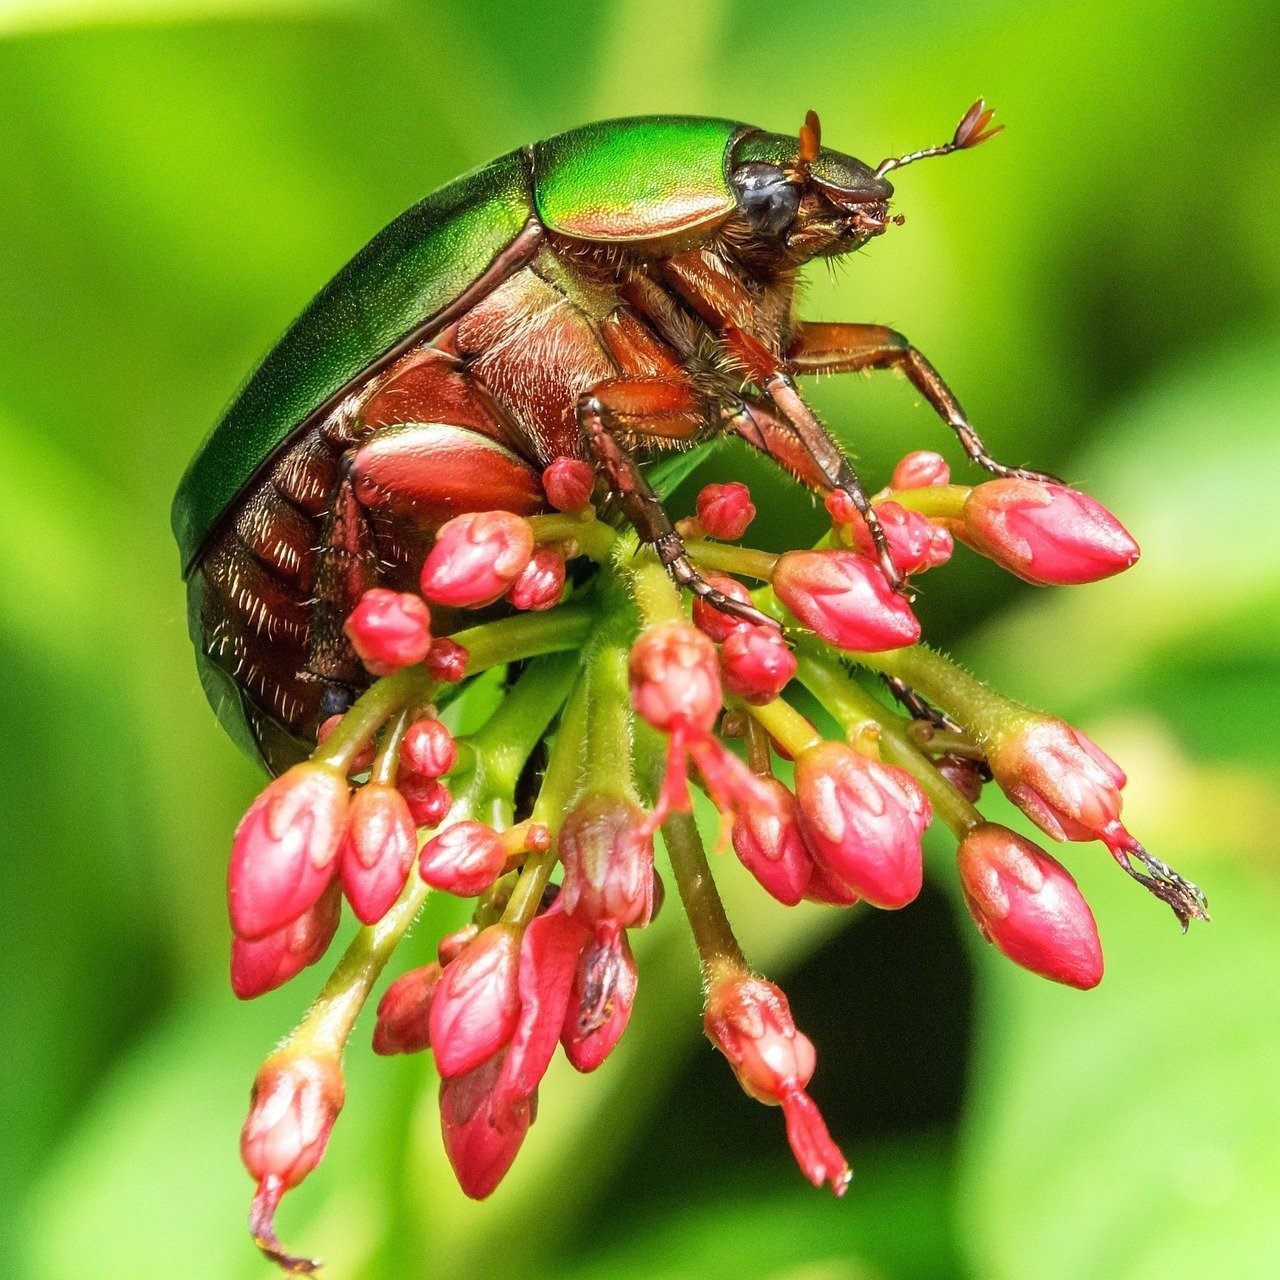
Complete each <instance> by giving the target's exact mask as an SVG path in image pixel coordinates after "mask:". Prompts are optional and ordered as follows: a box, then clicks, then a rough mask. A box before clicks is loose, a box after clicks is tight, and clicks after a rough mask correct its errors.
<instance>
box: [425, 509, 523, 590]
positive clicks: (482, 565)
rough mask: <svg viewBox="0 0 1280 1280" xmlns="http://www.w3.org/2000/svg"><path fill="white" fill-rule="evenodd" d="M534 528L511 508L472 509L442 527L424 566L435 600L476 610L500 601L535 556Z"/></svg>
mask: <svg viewBox="0 0 1280 1280" xmlns="http://www.w3.org/2000/svg"><path fill="white" fill-rule="evenodd" d="M533 546H534V541H533V526H532V525H530V523H529V522H528V520H526V519H524V517H523V516H517V515H513V514H512V513H511V512H509V511H475V512H468V513H466V514H465V515H460V516H455V517H454V518H453V519H452V520H450V521H448V522H447V523H446V524H444V525H442V526H441V528H440V531H439V532H438V533H437V534H436V540H435V543H434V545H433V546H432V548H431V551H430V552H429V553H428V555H427V559H426V563H425V564H424V565H423V566H422V594H423V595H424V596H426V598H427V599H428V600H430V601H431V602H432V603H434V604H445V605H453V606H456V607H462V608H479V607H480V606H482V605H487V604H493V603H494V602H495V601H497V600H500V599H501V598H502V597H503V596H504V595H506V593H507V592H508V591H509V590H510V589H511V587H512V585H513V584H514V583H515V581H516V579H517V578H518V577H519V576H520V574H521V572H522V571H523V569H524V567H525V565H527V564H528V563H529V557H530V556H532V555H533Z"/></svg>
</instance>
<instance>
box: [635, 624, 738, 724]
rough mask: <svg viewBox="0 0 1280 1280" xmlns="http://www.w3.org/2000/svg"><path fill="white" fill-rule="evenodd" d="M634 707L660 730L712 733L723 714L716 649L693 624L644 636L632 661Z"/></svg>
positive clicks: (653, 629)
mask: <svg viewBox="0 0 1280 1280" xmlns="http://www.w3.org/2000/svg"><path fill="white" fill-rule="evenodd" d="M628 671H629V674H630V680H631V702H632V705H633V706H634V707H635V709H636V711H637V712H638V713H639V714H640V716H641V717H642V718H643V719H645V720H647V721H648V722H649V724H651V725H652V726H653V727H654V728H655V729H661V730H663V731H664V732H666V733H670V732H671V731H672V730H674V729H677V728H679V729H683V730H688V731H690V732H694V733H706V732H707V731H709V730H710V728H711V726H712V725H713V724H715V722H716V716H717V715H719V713H720V708H721V705H722V697H721V693H720V670H719V664H718V662H717V661H716V650H715V646H714V645H713V644H712V643H711V641H710V640H709V639H708V638H707V637H706V636H705V635H703V634H702V632H701V631H699V630H698V629H697V628H696V627H693V626H690V625H689V624H688V623H687V622H664V623H659V624H658V625H657V626H652V627H649V628H647V629H646V630H644V631H642V632H641V633H640V637H639V639H638V640H636V642H635V644H634V645H632V647H631V656H630V659H629V662H628Z"/></svg>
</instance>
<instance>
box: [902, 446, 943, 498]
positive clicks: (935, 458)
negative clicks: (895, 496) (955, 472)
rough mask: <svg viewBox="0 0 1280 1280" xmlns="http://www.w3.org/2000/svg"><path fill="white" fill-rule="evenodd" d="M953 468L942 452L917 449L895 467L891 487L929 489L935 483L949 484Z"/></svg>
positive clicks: (906, 455)
mask: <svg viewBox="0 0 1280 1280" xmlns="http://www.w3.org/2000/svg"><path fill="white" fill-rule="evenodd" d="M950 482H951V468H950V467H949V466H948V465H947V460H946V458H944V457H943V456H942V454H940V453H934V452H932V451H931V450H929V449H917V450H915V452H913V453H908V454H905V455H904V456H903V458H902V460H901V461H900V462H899V463H898V465H897V466H896V467H894V469H893V479H892V480H890V481H889V487H890V488H891V489H929V488H932V487H933V486H934V485H939V484H949V483H950Z"/></svg>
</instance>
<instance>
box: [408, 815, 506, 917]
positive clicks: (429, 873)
mask: <svg viewBox="0 0 1280 1280" xmlns="http://www.w3.org/2000/svg"><path fill="white" fill-rule="evenodd" d="M506 861H507V850H506V846H505V845H504V844H503V842H502V837H501V836H499V835H498V833H497V832H496V831H495V830H494V829H493V828H492V827H489V826H486V825H485V824H484V823H483V822H474V821H471V820H469V819H468V820H467V821H464V822H455V823H453V824H452V825H450V826H447V827H445V829H444V830H443V831H441V832H440V834H439V835H437V836H433V837H432V838H431V839H430V840H428V841H427V843H426V844H424V845H423V846H422V853H421V855H420V857H419V860H418V870H419V872H420V873H421V875H422V878H423V879H424V880H425V881H426V882H427V883H428V884H429V885H430V886H431V887H432V888H433V889H441V890H443V891H444V892H445V893H452V894H456V895H457V896H458V897H459V898H474V897H475V896H476V895H477V894H479V893H483V892H484V891H485V890H486V889H487V888H488V887H489V886H490V885H491V884H493V882H494V881H495V880H496V879H497V878H498V877H499V876H500V875H501V874H502V868H503V867H504V866H505V865H506Z"/></svg>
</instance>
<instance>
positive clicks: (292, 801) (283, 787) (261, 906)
mask: <svg viewBox="0 0 1280 1280" xmlns="http://www.w3.org/2000/svg"><path fill="white" fill-rule="evenodd" d="M347 801H348V784H347V780H346V778H344V777H343V776H342V774H341V773H339V772H338V770H337V769H334V768H332V767H331V766H329V765H326V764H320V763H318V762H316V761H306V762H305V763H303V764H298V765H294V767H293V768H292V769H290V770H289V771H288V772H287V773H284V774H281V776H280V777H278V778H277V779H276V780H275V781H274V782H272V783H270V784H269V785H268V786H267V788H266V789H265V790H264V791H263V792H262V793H261V794H260V795H259V796H258V798H257V799H256V800H254V802H253V804H252V805H251V806H250V807H249V811H248V812H247V813H246V814H245V816H244V818H243V819H241V822H240V825H239V826H238V827H237V828H236V834H235V840H234V841H233V843H232V846H231V863H230V867H229V869H228V873H227V897H228V905H229V907H230V911H231V927H232V929H234V930H235V932H236V934H237V936H239V937H241V938H244V939H246V940H247V941H250V942H252V941H255V940H257V939H259V938H265V937H266V936H267V935H268V934H272V933H277V932H279V930H281V929H283V928H284V927H285V925H287V924H290V923H291V922H292V921H294V920H296V919H297V918H298V917H299V916H300V915H301V914H302V913H303V912H304V911H306V910H307V909H308V908H310V907H313V906H315V904H316V903H317V902H318V901H319V900H320V895H321V894H322V893H324V891H325V889H327V888H328V887H329V882H330V881H331V880H332V879H333V876H334V871H335V864H336V859H337V855H338V849H339V847H340V845H341V843H342V834H343V830H344V828H345V825H346V820H347Z"/></svg>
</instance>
